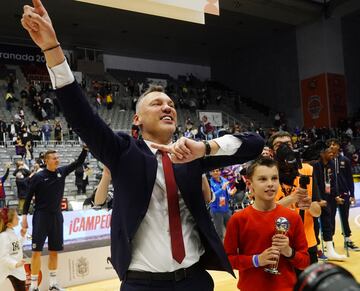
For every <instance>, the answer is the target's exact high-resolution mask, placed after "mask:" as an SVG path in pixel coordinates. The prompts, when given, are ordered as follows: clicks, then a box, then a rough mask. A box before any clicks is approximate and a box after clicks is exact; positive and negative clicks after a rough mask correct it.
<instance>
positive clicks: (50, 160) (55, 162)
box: [45, 153, 60, 169]
mask: <svg viewBox="0 0 360 291" xmlns="http://www.w3.org/2000/svg"><path fill="white" fill-rule="evenodd" d="M45 163H46V167H47V168H48V169H56V168H57V167H58V166H59V163H60V160H59V155H58V154H57V153H53V154H49V155H47V158H46V159H45Z"/></svg>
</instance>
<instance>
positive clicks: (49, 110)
mask: <svg viewBox="0 0 360 291" xmlns="http://www.w3.org/2000/svg"><path fill="white" fill-rule="evenodd" d="M42 108H43V109H44V110H45V113H46V116H45V114H44V115H43V118H48V119H53V118H54V114H53V102H52V100H51V98H50V97H48V96H47V97H46V98H45V99H44V101H43V104H42Z"/></svg>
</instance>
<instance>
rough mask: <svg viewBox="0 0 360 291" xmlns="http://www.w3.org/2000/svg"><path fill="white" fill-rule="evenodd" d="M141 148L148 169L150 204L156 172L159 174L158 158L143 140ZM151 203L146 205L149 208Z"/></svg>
mask: <svg viewBox="0 0 360 291" xmlns="http://www.w3.org/2000/svg"><path fill="white" fill-rule="evenodd" d="M139 144H140V147H141V148H142V149H143V151H144V152H145V154H146V156H145V165H144V166H145V168H146V171H145V173H146V186H147V187H146V188H147V192H146V194H147V197H148V198H149V199H148V202H149V201H150V197H151V194H152V191H153V188H154V184H155V181H156V172H157V160H156V156H155V155H154V154H153V153H152V151H151V150H150V149H149V147H148V146H147V145H146V143H145V142H144V141H143V140H139ZM148 204H149V203H147V204H146V206H148Z"/></svg>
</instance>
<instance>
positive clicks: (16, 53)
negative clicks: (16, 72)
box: [0, 44, 45, 65]
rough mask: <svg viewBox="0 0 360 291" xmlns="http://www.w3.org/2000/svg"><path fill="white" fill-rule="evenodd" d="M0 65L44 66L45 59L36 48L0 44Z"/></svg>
mask: <svg viewBox="0 0 360 291" xmlns="http://www.w3.org/2000/svg"><path fill="white" fill-rule="evenodd" d="M0 63H2V64H9V65H25V64H30V63H35V64H45V57H44V55H43V54H42V53H41V50H40V49H39V48H37V47H27V46H15V45H7V44H0Z"/></svg>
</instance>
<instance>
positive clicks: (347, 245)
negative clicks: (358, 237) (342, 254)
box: [345, 241, 360, 252]
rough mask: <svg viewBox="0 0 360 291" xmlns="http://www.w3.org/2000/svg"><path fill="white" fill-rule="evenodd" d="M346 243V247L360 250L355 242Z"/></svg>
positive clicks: (355, 250)
mask: <svg viewBox="0 0 360 291" xmlns="http://www.w3.org/2000/svg"><path fill="white" fill-rule="evenodd" d="M345 244H346V245H345V248H348V249H349V250H352V251H354V252H359V251H360V248H359V247H358V246H357V245H356V244H354V242H353V241H347V242H345Z"/></svg>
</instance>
